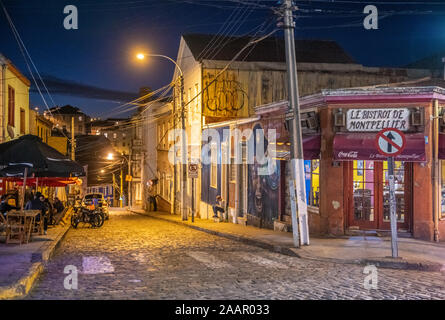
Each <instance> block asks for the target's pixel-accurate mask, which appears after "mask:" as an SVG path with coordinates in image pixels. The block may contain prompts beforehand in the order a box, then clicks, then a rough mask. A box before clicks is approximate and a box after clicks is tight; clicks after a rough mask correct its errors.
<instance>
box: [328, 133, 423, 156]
mask: <svg viewBox="0 0 445 320" xmlns="http://www.w3.org/2000/svg"><path fill="white" fill-rule="evenodd" d="M405 137H406V147H405V149H404V150H403V152H402V154H400V155H399V156H397V157H395V160H397V161H408V162H423V161H425V159H426V157H425V136H424V134H423V133H408V134H406V135H405ZM375 138H376V133H337V134H336V135H335V137H334V159H336V160H377V161H379V160H380V161H383V160H386V159H387V157H386V156H383V155H381V154H380V153H379V152H378V151H377V148H376V145H375Z"/></svg>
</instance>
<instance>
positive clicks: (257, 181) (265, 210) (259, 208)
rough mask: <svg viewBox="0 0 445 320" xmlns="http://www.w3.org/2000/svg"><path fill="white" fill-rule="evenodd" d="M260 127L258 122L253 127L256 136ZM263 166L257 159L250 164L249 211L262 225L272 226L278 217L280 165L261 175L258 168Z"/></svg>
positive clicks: (265, 144)
mask: <svg viewBox="0 0 445 320" xmlns="http://www.w3.org/2000/svg"><path fill="white" fill-rule="evenodd" d="M259 129H262V128H261V125H260V124H256V125H255V126H254V128H253V132H254V136H255V134H256V130H259ZM264 139H265V142H264V147H265V148H267V139H266V138H264ZM255 148H256V145H255ZM255 154H256V153H255ZM255 158H256V157H255ZM262 166H263V165H261V164H259V163H258V162H257V161H256V159H255V161H254V164H251V165H248V201H247V205H248V207H247V209H248V213H249V214H251V215H253V216H254V217H255V218H256V220H257V221H258V222H259V226H260V227H266V228H272V227H273V219H274V218H275V219H276V218H277V217H278V202H279V189H278V187H279V184H280V166H279V165H277V166H275V170H274V172H273V173H272V174H270V175H259V174H258V172H261V170H258V169H261V167H262ZM264 166H267V164H265V165H264Z"/></svg>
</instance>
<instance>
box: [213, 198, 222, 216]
mask: <svg viewBox="0 0 445 320" xmlns="http://www.w3.org/2000/svg"><path fill="white" fill-rule="evenodd" d="M224 211H225V210H224V206H223V199H222V198H221V196H220V195H217V196H216V204H214V205H213V218H218V212H221V218H223V214H224Z"/></svg>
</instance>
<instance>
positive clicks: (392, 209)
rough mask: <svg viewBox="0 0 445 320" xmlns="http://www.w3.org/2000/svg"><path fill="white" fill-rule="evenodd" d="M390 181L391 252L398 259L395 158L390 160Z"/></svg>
mask: <svg viewBox="0 0 445 320" xmlns="http://www.w3.org/2000/svg"><path fill="white" fill-rule="evenodd" d="M388 180H389V209H390V211H389V212H390V213H389V214H390V221H391V252H392V257H393V258H397V257H398V255H399V253H398V248H397V205H396V192H395V187H394V157H390V158H388Z"/></svg>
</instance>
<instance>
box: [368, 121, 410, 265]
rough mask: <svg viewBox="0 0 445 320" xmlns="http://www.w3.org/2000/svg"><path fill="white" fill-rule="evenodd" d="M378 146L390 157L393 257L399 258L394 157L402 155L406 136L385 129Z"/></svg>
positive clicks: (379, 149)
mask: <svg viewBox="0 0 445 320" xmlns="http://www.w3.org/2000/svg"><path fill="white" fill-rule="evenodd" d="M375 142H376V146H377V150H378V151H379V153H381V154H382V155H384V156H387V157H388V187H389V218H390V223H391V252H392V257H393V258H397V257H398V254H399V253H398V251H399V250H398V244H397V203H396V190H395V177H394V165H395V164H394V157H396V156H398V155H399V154H401V153H402V151H403V149H404V148H405V146H406V138H405V135H404V134H403V133H402V132H401V131H400V130H398V129H395V128H387V129H383V130H382V131H380V132H379V133H377V136H376V140H375Z"/></svg>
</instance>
